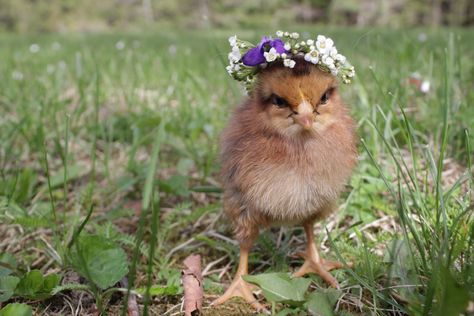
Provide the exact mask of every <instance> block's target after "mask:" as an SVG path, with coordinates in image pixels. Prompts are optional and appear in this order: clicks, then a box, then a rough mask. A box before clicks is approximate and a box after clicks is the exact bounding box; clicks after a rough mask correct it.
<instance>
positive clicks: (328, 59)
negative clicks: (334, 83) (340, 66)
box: [321, 55, 336, 70]
mask: <svg viewBox="0 0 474 316" xmlns="http://www.w3.org/2000/svg"><path fill="white" fill-rule="evenodd" d="M321 61H322V62H323V64H324V65H326V66H327V67H328V68H329V69H330V70H333V69H335V68H336V66H335V65H334V59H332V58H331V56H328V55H324V56H323V58H322V59H321Z"/></svg>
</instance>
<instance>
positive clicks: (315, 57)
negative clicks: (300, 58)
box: [304, 50, 319, 65]
mask: <svg viewBox="0 0 474 316" xmlns="http://www.w3.org/2000/svg"><path fill="white" fill-rule="evenodd" d="M304 60H306V61H307V62H310V63H313V64H315V65H316V64H317V63H318V62H319V53H318V51H317V50H312V51H310V52H309V53H306V54H305V55H304Z"/></svg>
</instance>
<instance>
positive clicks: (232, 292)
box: [211, 276, 266, 311]
mask: <svg viewBox="0 0 474 316" xmlns="http://www.w3.org/2000/svg"><path fill="white" fill-rule="evenodd" d="M233 297H242V298H243V299H244V300H245V301H246V302H247V303H249V304H250V305H252V306H253V308H255V309H256V310H257V311H266V309H265V307H264V306H263V305H262V304H260V303H259V302H258V301H257V299H256V298H255V297H254V296H253V294H252V286H251V285H250V284H248V283H247V282H245V281H244V280H243V279H242V277H241V276H237V277H236V278H235V279H234V281H233V282H232V284H231V285H230V286H229V288H228V289H227V290H226V291H225V293H224V294H223V295H222V296H220V297H219V298H217V299H216V300H214V301H213V302H212V303H211V305H213V306H216V305H220V304H222V303H224V302H226V301H227V300H229V299H231V298H233Z"/></svg>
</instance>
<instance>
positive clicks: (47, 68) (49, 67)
mask: <svg viewBox="0 0 474 316" xmlns="http://www.w3.org/2000/svg"><path fill="white" fill-rule="evenodd" d="M55 70H56V67H54V65H51V64H49V65H48V66H46V72H47V73H48V74H52V73H53V72H54V71H55Z"/></svg>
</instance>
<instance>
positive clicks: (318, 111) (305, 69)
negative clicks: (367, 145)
mask: <svg viewBox="0 0 474 316" xmlns="http://www.w3.org/2000/svg"><path fill="white" fill-rule="evenodd" d="M251 97H252V98H253V100H254V101H255V103H256V104H258V105H259V107H260V119H261V121H262V124H264V125H265V128H270V129H272V130H275V131H276V132H277V133H279V134H281V135H284V136H287V137H298V136H300V135H311V134H313V135H314V134H322V133H324V131H325V130H326V129H327V128H328V127H329V126H330V125H332V124H333V123H334V122H337V121H338V120H339V119H340V118H342V117H343V116H344V115H345V108H344V105H343V104H342V101H341V99H340V97H339V94H338V90H337V79H336V78H335V77H334V76H333V75H331V74H330V73H328V72H325V71H323V70H321V69H319V68H318V67H317V66H315V65H313V64H310V63H308V62H306V61H304V60H303V59H297V60H296V65H295V67H294V68H288V67H285V66H284V65H283V64H282V63H273V64H270V65H269V67H267V68H266V69H263V70H262V71H261V72H260V73H259V74H258V79H257V85H256V88H255V90H254V91H253V93H252V96H251Z"/></svg>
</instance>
